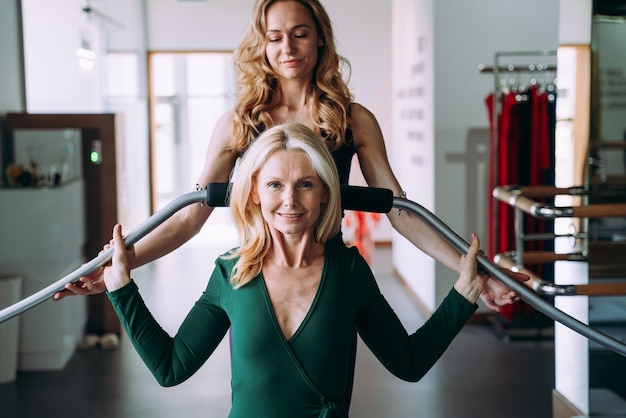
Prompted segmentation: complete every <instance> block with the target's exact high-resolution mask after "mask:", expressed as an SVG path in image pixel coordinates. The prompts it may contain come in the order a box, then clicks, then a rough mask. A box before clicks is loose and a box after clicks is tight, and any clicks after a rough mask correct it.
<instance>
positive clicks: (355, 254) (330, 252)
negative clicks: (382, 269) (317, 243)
mask: <svg viewBox="0 0 626 418" xmlns="http://www.w3.org/2000/svg"><path fill="white" fill-rule="evenodd" d="M325 254H326V256H327V257H329V258H330V259H332V260H335V261H336V262H339V263H340V264H346V265H354V263H361V262H365V260H364V259H363V257H362V256H361V253H359V249H358V248H357V247H347V246H345V245H342V244H338V243H336V242H330V241H329V242H326V245H325Z"/></svg>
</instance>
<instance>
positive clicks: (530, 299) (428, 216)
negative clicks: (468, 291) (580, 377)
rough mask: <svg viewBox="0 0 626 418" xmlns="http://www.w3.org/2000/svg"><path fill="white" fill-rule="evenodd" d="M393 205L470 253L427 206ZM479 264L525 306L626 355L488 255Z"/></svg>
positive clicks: (401, 202) (407, 202) (621, 347)
mask: <svg viewBox="0 0 626 418" xmlns="http://www.w3.org/2000/svg"><path fill="white" fill-rule="evenodd" d="M393 206H394V207H397V208H402V209H406V210H409V211H411V212H413V213H414V214H415V215H417V216H418V217H420V218H421V219H422V220H423V221H424V222H426V223H427V224H428V225H430V226H431V227H432V228H433V229H434V230H435V231H437V232H438V233H439V234H440V235H441V236H442V237H443V238H444V239H445V240H446V241H448V242H449V243H450V244H451V245H452V246H453V247H455V248H456V249H457V250H458V251H459V252H461V253H467V251H468V250H469V244H468V243H467V242H466V241H465V240H463V239H462V238H461V237H459V236H458V235H457V234H456V233H455V232H454V231H453V230H452V229H450V227H448V226H447V225H446V224H445V223H444V222H442V221H441V220H440V219H439V218H437V217H436V216H435V215H434V214H433V213H431V212H430V211H428V210H427V209H425V208H424V207H422V206H420V205H418V204H417V203H415V202H412V201H410V200H407V199H404V198H401V197H394V198H393ZM478 265H479V266H480V268H481V269H482V270H484V271H485V272H487V273H489V275H490V276H491V277H493V278H495V279H497V280H499V281H500V282H502V283H503V284H504V285H505V286H507V287H508V288H510V289H511V290H514V291H515V292H516V293H517V294H518V295H519V296H520V297H521V298H522V299H523V300H524V301H525V302H526V303H528V304H529V305H530V306H532V307H533V308H535V309H537V310H538V311H539V312H541V313H543V314H545V315H546V316H548V317H550V318H552V319H553V320H555V321H558V322H560V323H561V324H563V325H565V326H566V327H568V328H570V329H572V330H573V331H575V332H577V333H579V334H581V335H583V336H585V337H587V338H588V339H590V340H592V341H595V342H596V343H598V344H600V345H602V346H604V347H606V348H609V349H611V350H613V351H615V352H616V353H619V354H621V355H622V356H626V344H624V343H622V342H621V341H618V340H616V339H614V338H612V337H610V336H608V335H606V334H603V333H602V332H600V331H598V330H595V329H593V328H591V327H590V326H588V325H586V324H584V323H583V322H581V321H579V320H577V319H576V318H573V317H572V316H570V315H568V314H566V313H565V312H563V311H561V310H559V309H557V308H555V307H553V306H551V305H550V304H548V303H547V302H546V301H545V300H543V299H541V298H540V297H539V296H537V295H536V294H535V293H534V292H533V291H532V290H530V289H528V288H527V287H526V286H525V285H524V284H522V283H520V282H518V281H516V280H514V279H512V278H510V277H509V276H507V275H506V273H504V271H502V270H500V269H499V268H498V267H496V266H495V265H493V264H492V263H491V262H489V260H488V259H487V258H486V257H485V256H483V255H479V256H478Z"/></svg>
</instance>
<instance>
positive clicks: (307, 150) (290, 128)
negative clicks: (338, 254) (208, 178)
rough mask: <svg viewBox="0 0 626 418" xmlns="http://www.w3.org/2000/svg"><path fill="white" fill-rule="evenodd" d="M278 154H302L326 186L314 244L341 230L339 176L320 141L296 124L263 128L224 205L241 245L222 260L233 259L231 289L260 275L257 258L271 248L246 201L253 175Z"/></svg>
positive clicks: (256, 213) (264, 224)
mask: <svg viewBox="0 0 626 418" xmlns="http://www.w3.org/2000/svg"><path fill="white" fill-rule="evenodd" d="M281 150H290V151H291V150H293V151H297V152H302V153H303V154H305V155H306V156H307V157H308V159H309V161H310V162H311V165H312V166H313V168H314V170H315V171H316V173H317V175H318V176H319V177H320V179H321V180H322V183H324V186H325V187H327V188H328V201H327V202H326V203H323V204H322V208H321V211H320V217H319V219H318V221H317V222H316V224H315V227H314V237H315V241H316V242H320V243H325V242H326V240H328V239H329V238H332V237H334V236H335V235H336V234H337V233H338V232H339V228H340V227H341V196H340V189H339V187H340V186H339V175H338V174H337V167H336V166H335V163H334V162H333V159H332V157H331V155H330V152H329V151H328V147H327V146H326V145H325V143H324V142H323V140H322V138H321V137H320V136H319V135H317V134H316V133H315V132H313V131H312V130H311V129H309V128H308V127H306V126H305V125H302V124H300V123H287V124H283V125H276V126H274V127H272V128H270V129H268V130H267V131H265V132H263V133H262V134H261V135H260V136H259V137H258V138H257V139H256V140H255V141H254V142H253V143H252V145H251V146H250V147H249V148H248V150H247V151H246V152H245V154H244V156H243V158H242V160H241V163H240V164H239V166H238V168H237V170H236V172H235V174H234V176H233V186H232V189H231V192H230V201H229V205H230V210H231V214H232V217H233V221H234V223H235V226H236V227H237V230H238V232H239V235H240V238H241V244H240V246H239V247H238V248H237V249H235V250H233V251H232V252H230V253H229V254H228V255H227V256H225V257H226V258H235V257H239V259H238V260H237V262H236V264H235V267H234V269H233V271H232V275H231V278H230V279H231V283H232V285H233V287H235V288H238V287H241V286H243V285H245V284H246V283H248V282H249V281H250V280H252V279H253V278H254V277H255V276H256V275H257V274H259V273H260V272H261V269H262V268H263V260H264V258H265V256H266V255H267V253H268V252H269V251H270V249H271V247H272V238H271V235H270V231H269V228H268V226H267V222H266V221H265V219H264V218H263V215H262V213H261V207H260V205H258V204H256V203H254V201H253V200H252V191H253V188H254V187H255V183H256V178H257V176H258V173H259V172H260V171H261V169H262V168H263V166H264V165H265V163H266V162H267V160H268V159H269V158H270V157H271V156H272V155H273V154H274V153H276V152H277V151H281Z"/></svg>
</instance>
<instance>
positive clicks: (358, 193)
mask: <svg viewBox="0 0 626 418" xmlns="http://www.w3.org/2000/svg"><path fill="white" fill-rule="evenodd" d="M224 193H225V196H224V197H223V198H218V199H217V201H216V198H215V195H216V194H218V195H223V194H224ZM350 193H352V199H354V200H353V201H351V202H346V201H345V200H344V194H350ZM196 202H207V203H208V204H209V205H211V206H220V205H219V203H220V202H224V204H223V206H225V205H227V204H228V187H225V186H224V184H223V183H215V184H210V185H208V186H207V188H206V190H200V191H196V192H191V193H187V194H185V195H183V196H180V197H179V198H177V199H175V200H174V201H172V202H171V203H170V204H168V205H167V206H166V207H164V208H163V209H161V210H159V211H158V212H157V213H155V214H154V215H152V216H151V217H150V218H148V219H147V220H146V221H145V222H144V223H143V224H141V225H140V226H139V227H138V228H137V229H136V230H134V231H133V232H131V233H130V234H128V235H127V236H126V245H127V246H131V245H133V244H134V243H136V242H137V241H139V240H140V239H141V238H143V237H144V236H145V235H147V234H148V233H149V232H150V231H152V230H153V229H154V228H156V227H157V226H158V225H160V224H161V223H163V222H164V221H165V220H166V219H167V218H169V217H170V216H172V215H173V214H174V213H175V212H177V211H178V210H180V209H182V208H183V207H185V206H187V205H189V204H191V203H196ZM342 206H343V207H344V209H351V210H361V211H376V212H380V213H386V212H389V211H390V210H391V208H392V207H396V208H401V209H406V210H408V211H411V212H412V213H414V214H415V215H417V216H418V217H419V218H421V219H422V220H423V221H424V222H426V223H427V224H428V225H430V227H431V228H433V229H434V230H435V231H436V232H438V233H439V234H440V235H441V236H442V237H443V238H444V239H445V240H446V241H448V242H449V243H450V244H451V245H452V246H453V247H455V248H456V249H457V250H458V251H459V252H461V253H467V251H468V250H469V244H468V243H467V242H466V241H465V240H463V239H462V238H461V237H459V236H458V235H457V234H456V233H455V232H454V231H453V230H452V229H451V228H450V227H448V226H447V225H446V224H445V223H444V222H442V221H441V220H440V219H439V218H437V217H436V216H435V215H434V214H433V213H432V212H430V211H428V210H427V209H425V208H424V207H422V206H420V205H418V204H417V203H415V202H412V201H410V200H407V199H404V198H401V197H393V195H392V192H391V191H390V190H387V189H375V188H367V187H354V186H344V187H342ZM372 206H374V207H375V210H369V209H371V208H372ZM112 253H113V249H109V250H108V251H106V252H104V253H102V254H100V255H99V256H98V257H96V258H94V259H92V260H91V261H90V262H88V263H86V264H84V265H83V266H81V267H80V268H78V269H77V270H75V271H74V272H72V273H70V274H68V275H66V276H65V277H63V278H61V279H59V280H58V281H56V282H55V283H53V284H51V285H50V286H48V287H46V288H44V289H42V290H40V291H39V292H37V293H34V294H33V295H31V296H29V297H27V298H25V299H23V300H21V301H20V302H17V303H15V304H13V305H11V306H9V307H7V308H5V309H3V310H2V311H0V323H2V322H4V321H6V320H8V319H10V318H12V317H14V316H16V315H19V314H21V313H23V312H24V311H26V310H28V309H31V308H33V307H34V306H36V305H38V304H40V303H42V302H44V301H45V300H47V299H49V298H51V297H52V296H53V295H54V293H56V292H57V291H59V290H62V289H63V288H64V287H65V285H66V284H67V283H73V282H75V281H77V280H78V279H79V278H80V277H82V276H85V275H87V274H89V273H91V272H93V271H95V270H96V269H97V268H99V267H100V266H102V265H104V264H106V263H107V262H108V261H109V260H110V259H111V256H112ZM478 265H479V266H480V268H481V269H482V270H483V271H485V272H487V273H488V274H489V275H490V276H491V277H493V278H495V279H497V280H499V281H500V282H502V283H503V284H504V285H505V286H507V287H508V288H510V289H511V290H513V291H515V292H516V293H517V294H518V295H519V296H520V297H521V298H522V299H523V300H524V301H525V302H526V303H528V304H529V305H530V306H532V307H533V308H535V309H537V310H538V311H539V312H542V313H543V314H545V315H547V316H548V317H550V318H552V319H553V320H555V321H558V322H560V323H561V324H563V325H565V326H566V327H568V328H570V329H572V330H573V331H575V332H577V333H579V334H581V335H583V336H585V337H587V338H589V339H590V340H593V341H595V342H596V343H598V344H600V345H603V346H605V347H607V348H609V349H611V350H613V351H615V352H617V353H619V354H621V355H623V356H626V345H625V344H623V343H621V342H620V341H618V340H615V339H613V338H611V337H609V336H608V335H606V334H603V333H601V332H599V331H597V330H595V329H593V328H591V327H589V326H588V325H586V324H584V323H582V322H580V321H578V320H577V319H575V318H573V317H571V316H569V315H568V314H566V313H564V312H563V311H561V310H559V309H556V308H555V307H553V306H551V305H550V304H548V303H547V302H546V301H545V300H543V299H541V298H540V297H538V296H537V295H536V294H535V293H534V292H533V291H532V290H530V289H528V288H527V287H526V286H525V285H524V284H522V283H520V282H517V281H516V280H514V279H512V278H510V277H509V276H507V275H506V274H505V273H504V271H502V270H500V269H499V268H498V267H496V266H495V265H493V264H492V263H491V262H490V261H489V260H488V259H487V258H485V256H483V255H479V256H478Z"/></svg>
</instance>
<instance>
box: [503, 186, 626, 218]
mask: <svg viewBox="0 0 626 418" xmlns="http://www.w3.org/2000/svg"><path fill="white" fill-rule="evenodd" d="M521 190H522V189H521V188H519V187H512V186H498V187H496V188H494V189H493V193H492V194H493V197H494V198H495V199H497V200H499V201H501V202H505V203H507V204H508V205H509V206H511V207H513V208H516V209H519V210H521V211H523V212H525V213H527V214H529V215H532V216H534V217H535V218H539V219H556V218H608V217H621V216H626V204H624V203H610V204H593V205H583V206H563V207H557V206H553V205H545V204H543V203H539V202H537V201H535V200H532V199H530V198H529V197H527V196H524V195H522V194H521V193H522V192H521Z"/></svg>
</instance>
